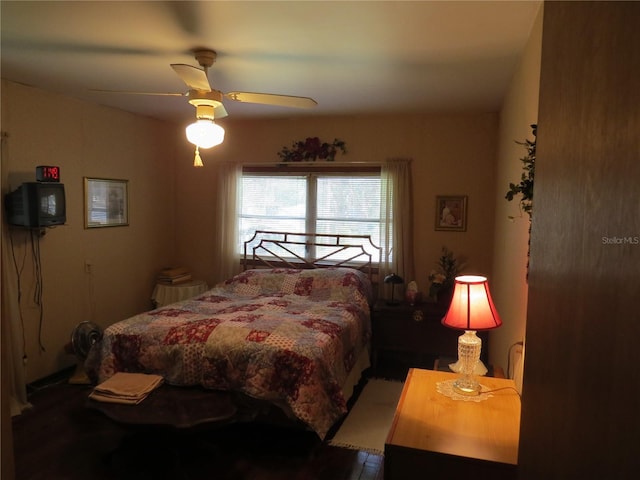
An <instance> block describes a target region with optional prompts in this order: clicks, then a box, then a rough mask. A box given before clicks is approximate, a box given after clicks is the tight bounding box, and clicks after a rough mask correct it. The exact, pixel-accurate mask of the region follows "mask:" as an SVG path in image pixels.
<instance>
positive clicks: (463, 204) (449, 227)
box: [435, 195, 467, 232]
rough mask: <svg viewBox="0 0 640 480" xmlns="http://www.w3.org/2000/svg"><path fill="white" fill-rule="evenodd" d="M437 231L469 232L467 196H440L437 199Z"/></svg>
mask: <svg viewBox="0 0 640 480" xmlns="http://www.w3.org/2000/svg"><path fill="white" fill-rule="evenodd" d="M435 229H436V230H444V231H450V232H465V231H466V230H467V196H466V195H438V196H437V197H436V223H435Z"/></svg>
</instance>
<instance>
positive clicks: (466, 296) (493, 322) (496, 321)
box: [442, 275, 502, 330]
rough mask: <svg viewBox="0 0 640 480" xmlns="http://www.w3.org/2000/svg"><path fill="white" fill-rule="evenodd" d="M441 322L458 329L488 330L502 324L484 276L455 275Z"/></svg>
mask: <svg viewBox="0 0 640 480" xmlns="http://www.w3.org/2000/svg"><path fill="white" fill-rule="evenodd" d="M442 324H443V325H445V326H447V327H451V328H457V329H460V330H489V329H492V328H497V327H499V326H500V325H502V320H501V319H500V316H499V315H498V311H497V310H496V307H495V305H494V304H493V300H492V298H491V293H490V292H489V283H488V282H487V278H486V277H482V276H479V275H462V276H460V277H456V279H455V284H454V290H453V297H452V299H451V304H450V305H449V310H448V311H447V314H446V315H445V316H444V318H443V319H442Z"/></svg>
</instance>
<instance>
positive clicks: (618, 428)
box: [519, 1, 640, 480]
mask: <svg viewBox="0 0 640 480" xmlns="http://www.w3.org/2000/svg"><path fill="white" fill-rule="evenodd" d="M639 19H640V2H555V1H552V2H546V3H545V6H544V23H543V36H542V63H541V77H540V104H539V117H538V124H539V127H538V143H537V159H536V163H537V165H536V180H535V181H536V184H535V191H534V201H533V202H534V203H533V231H532V236H531V264H530V275H529V306H528V315H527V331H526V360H525V372H524V385H523V398H522V424H521V440H520V456H519V465H520V466H519V472H520V473H519V478H521V479H526V480H540V479H542V478H544V479H547V480H548V479H563V480H566V479H574V478H607V479H609V478H611V479H626V478H635V476H636V475H637V472H638V470H640V447H639V446H638V445H639V443H638V441H639V440H638V435H639V432H640V411H639V408H638V405H639V398H640V370H639V366H640V365H639V360H640V313H639V312H640V20H639Z"/></svg>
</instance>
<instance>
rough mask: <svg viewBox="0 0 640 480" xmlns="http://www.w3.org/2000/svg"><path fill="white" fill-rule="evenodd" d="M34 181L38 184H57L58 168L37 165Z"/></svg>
mask: <svg viewBox="0 0 640 480" xmlns="http://www.w3.org/2000/svg"><path fill="white" fill-rule="evenodd" d="M36 180H37V181H38V182H59V181H60V167H52V166H49V165H39V166H37V167H36Z"/></svg>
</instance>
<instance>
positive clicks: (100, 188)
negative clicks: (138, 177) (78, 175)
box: [84, 177, 129, 228]
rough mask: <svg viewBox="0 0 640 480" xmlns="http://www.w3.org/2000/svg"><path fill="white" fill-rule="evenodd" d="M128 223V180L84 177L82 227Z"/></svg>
mask: <svg viewBox="0 0 640 480" xmlns="http://www.w3.org/2000/svg"><path fill="white" fill-rule="evenodd" d="M124 225H129V181H128V180H114V179H109V178H89V177H84V228H96V227H120V226H124Z"/></svg>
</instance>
